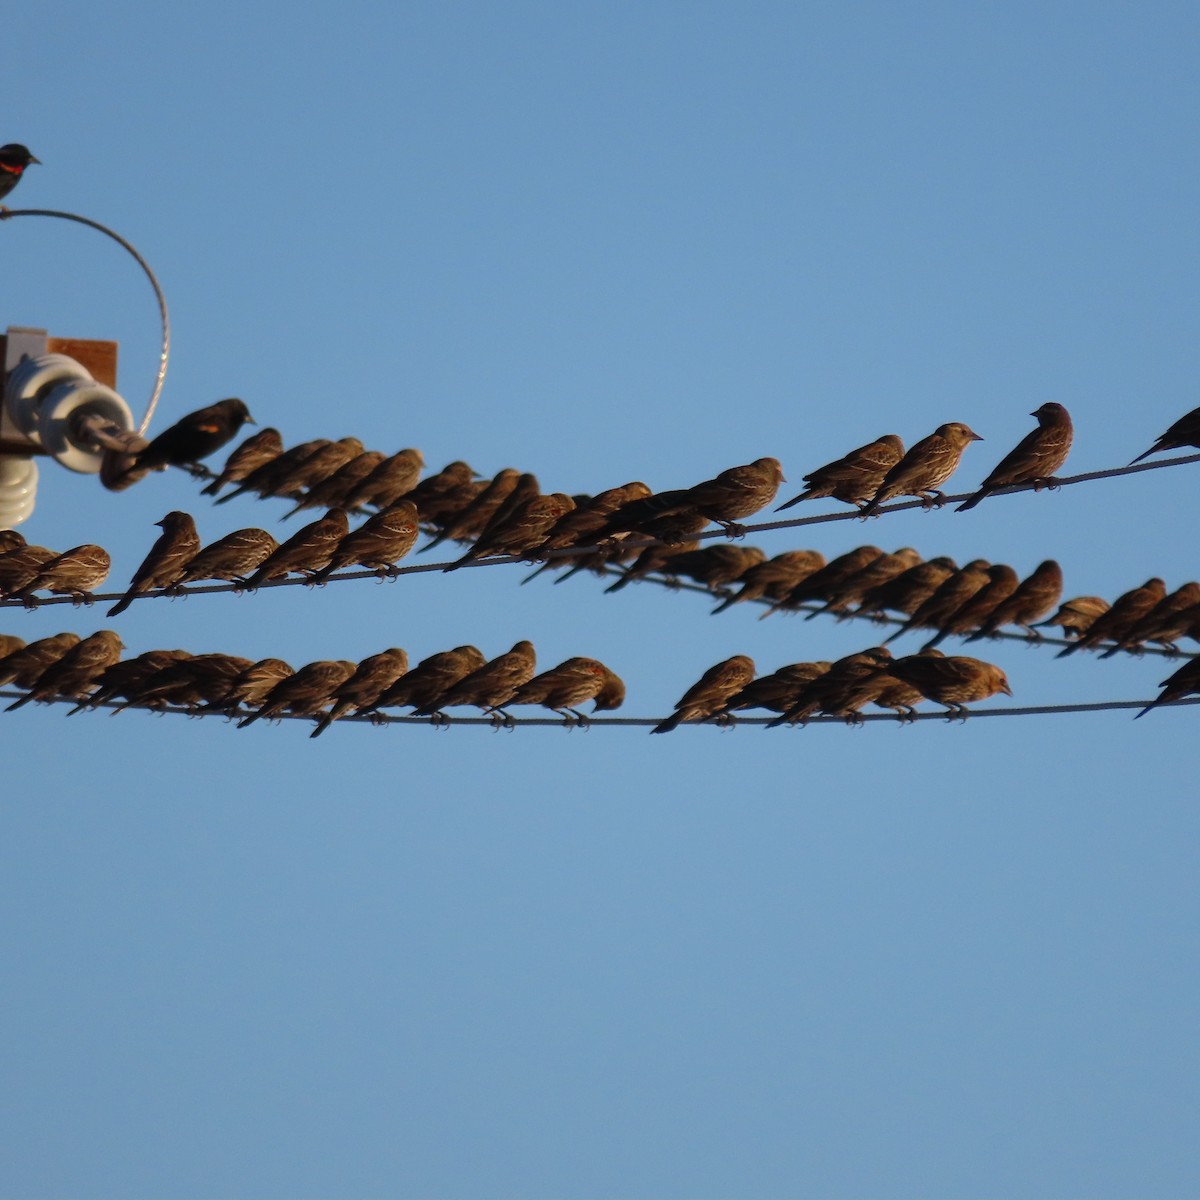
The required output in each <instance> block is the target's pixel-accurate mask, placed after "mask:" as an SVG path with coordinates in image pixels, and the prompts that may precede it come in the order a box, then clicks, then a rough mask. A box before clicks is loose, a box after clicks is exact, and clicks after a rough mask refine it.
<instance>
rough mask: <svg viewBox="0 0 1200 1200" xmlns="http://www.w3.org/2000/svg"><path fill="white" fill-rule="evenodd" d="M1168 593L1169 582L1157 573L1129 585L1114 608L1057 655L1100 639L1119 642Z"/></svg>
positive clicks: (1071, 651) (1099, 617)
mask: <svg viewBox="0 0 1200 1200" xmlns="http://www.w3.org/2000/svg"><path fill="white" fill-rule="evenodd" d="M1166 594H1167V585H1166V584H1165V583H1164V582H1163V581H1162V580H1161V579H1159V578H1158V576H1157V575H1156V576H1154V577H1153V578H1151V579H1147V580H1146V582H1145V583H1143V584H1142V585H1141V587H1136V588H1130V590H1129V591H1127V592H1125V593H1123V594H1122V595H1120V596H1118V597H1117V599H1116V600H1114V601H1113V606H1112V608H1110V609H1109V610H1108V611H1107V612H1105V613H1102V614H1101V615H1100V616H1098V617H1097V618H1096V619H1095V620H1094V621H1093V622H1092V623H1091V625H1090V626H1089V627H1088V628H1087V629H1086V630H1085V631H1084V632H1083V633H1081V634H1080V635H1079V637H1078V638H1077V639H1076V640H1075V641H1074V642H1072V643H1071V644H1070V645H1069V646H1065V647H1064V648H1063V649H1062V650H1060V651H1059V652H1058V654H1056V655H1055V657H1056V658H1065V657H1066V656H1067V655H1068V654H1074V653H1075V651H1076V650H1079V649H1081V648H1082V647H1084V646H1086V647H1088V648H1089V649H1090V648H1091V647H1092V646H1098V645H1099V644H1100V643H1101V642H1119V641H1120V640H1121V638H1123V637H1124V636H1125V634H1126V633H1128V631H1129V630H1130V629H1132V628H1133V627H1134V625H1136V624H1137V622H1138V621H1140V620H1141V619H1142V618H1143V617H1145V616H1148V615H1149V614H1150V612H1151V611H1152V610H1153V609H1154V606H1155V605H1156V604H1158V603H1159V601H1160V600H1162V599H1163V598H1164V597H1165V596H1166Z"/></svg>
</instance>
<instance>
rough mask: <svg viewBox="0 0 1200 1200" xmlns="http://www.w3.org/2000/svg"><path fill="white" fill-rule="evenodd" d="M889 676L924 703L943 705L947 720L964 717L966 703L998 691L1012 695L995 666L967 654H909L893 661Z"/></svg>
mask: <svg viewBox="0 0 1200 1200" xmlns="http://www.w3.org/2000/svg"><path fill="white" fill-rule="evenodd" d="M888 671H889V673H890V674H892V675H894V676H895V677H896V678H897V679H900V680H902V681H903V682H905V683H908V684H911V685H912V686H913V687H914V688H916V690H917V691H918V692H920V693H921V695H922V696H924V697H925V699H926V700H932V701H933V702H934V703H935V704H942V705H945V707H946V709H947V710H948V711H947V714H946V715H947V717H948V718H951V719H952V718H954V717H962V718H964V719H965V718H966V717H967V715H968V709H967V708H966V705H967V704H968V703H974V702H975V701H976V700H986V699H987V698H988V697H989V696H994V695H996V694H997V693H998V692H1003V693H1004V694H1005V695H1006V696H1011V695H1012V689H1011V688H1010V687H1009V686H1008V679H1007V678H1006V677H1005V674H1004V672H1003V671H1002V670H1000V668H999V667H997V666H994V665H993V664H992V663H989V662H984V661H983V660H982V659H979V658H969V657H968V656H967V655H955V656H950V655H946V656H945V657H942V656H940V655H936V654H910V655H908V656H907V657H905V658H897V659H895V660H894V661H893V662H892V663H891V665H890V666H889V667H888Z"/></svg>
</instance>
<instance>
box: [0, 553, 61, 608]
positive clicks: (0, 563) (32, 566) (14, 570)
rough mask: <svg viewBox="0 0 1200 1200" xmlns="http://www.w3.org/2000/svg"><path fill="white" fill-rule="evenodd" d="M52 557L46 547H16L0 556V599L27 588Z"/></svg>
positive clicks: (53, 554) (52, 554) (53, 555)
mask: <svg viewBox="0 0 1200 1200" xmlns="http://www.w3.org/2000/svg"><path fill="white" fill-rule="evenodd" d="M54 557H56V556H55V553H54V551H53V550H51V549H50V548H49V547H48V546H29V545H25V546H18V547H17V548H16V549H15V550H9V551H6V552H5V553H4V554H0V597H7V596H12V595H15V594H16V593H17V592H20V591H21V590H22V589H23V588H26V587H28V586H29V584H30V583H31V582H32V581H33V580H34V579H36V578H37V573H38V572H39V571H40V570H41V569H42V567H44V566H45V565H46V563H48V562H49V561H50V560H51V559H52V558H54Z"/></svg>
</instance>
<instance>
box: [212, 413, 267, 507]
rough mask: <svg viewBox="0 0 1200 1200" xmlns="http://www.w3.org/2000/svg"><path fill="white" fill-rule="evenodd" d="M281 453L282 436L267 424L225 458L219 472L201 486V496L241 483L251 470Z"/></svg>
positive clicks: (264, 464) (213, 493)
mask: <svg viewBox="0 0 1200 1200" xmlns="http://www.w3.org/2000/svg"><path fill="white" fill-rule="evenodd" d="M282 453H283V438H282V437H281V436H280V433H279V430H278V429H275V428H273V427H272V426H270V425H268V426H267V427H266V428H265V429H260V430H259V431H258V432H257V433H252V434H251V435H250V436H249V437H248V438H247V439H246V440H245V441H244V442H243V443H242V444H241V445H240V446H238V447H237V449H236V450H234V451H233V452H232V453H231V454H230V455H229V457H228V458H227V459H226V460H225V465H224V467H222V468H221V471H220V474H218V475H217V477H216V479H214V480H212V482H211V483H209V484H208V486H207V487H204V488H201V490H200V494H201V495H202V496H215V495H217V493H218V492H220V490H221V489H222V488H223V487H224V486H225V485H226V484H227V483H241V482H242V480H243V479H245V478H246V477H247V476H248V475H249V474H250V472H251V471H256V470H258V468H259V467H262V466H266V464H267V463H269V462H274V461H275V459H277V458H278V457H279V456H280V455H281V454H282Z"/></svg>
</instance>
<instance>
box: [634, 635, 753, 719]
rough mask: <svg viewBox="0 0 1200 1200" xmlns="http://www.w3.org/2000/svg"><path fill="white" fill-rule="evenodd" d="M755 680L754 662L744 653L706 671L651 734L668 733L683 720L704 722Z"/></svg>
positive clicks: (724, 660)
mask: <svg viewBox="0 0 1200 1200" xmlns="http://www.w3.org/2000/svg"><path fill="white" fill-rule="evenodd" d="M753 678H754V659H752V658H750V657H749V656H748V655H745V654H735V655H734V656H733V657H732V658H726V659H723V660H722V661H721V662H719V663H716V664H715V665H713V666H711V667H709V668H708V670H707V671H705V672H704V674H703V675H701V676H700V678H699V679H697V680H696V682H695V683H693V684H692V686H691V687H690V688H688V690H687V691H686V692H684V693H683V695H682V696H681V697H680V698H679V701H678V703H677V704H676V705H675V711H674V712H673V713H672V714H671V715H670V716H669V717H667V718H666V720H664V721H660V722H659V723H658V724H657V725H655V727H654V728H653V729H652V730H650V732H651V733H670V732H671V730H672V729H675V728H676V727H677V726H678V725H679V724H680V723H681V722H683V721H704V720H707V719H708V718H709V717H712V716H716V714H717V713H719V712H720V711H721V710H722V709H723V708H724V707H725V705H726V704H728V703H729V700H730V698H731V697H732V696H733V695H734V694H735V693H737V692H740V691H741V690H742V688H744V687H745V686H746V684H748V683H749V682H750V681H751V680H752V679H753Z"/></svg>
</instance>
